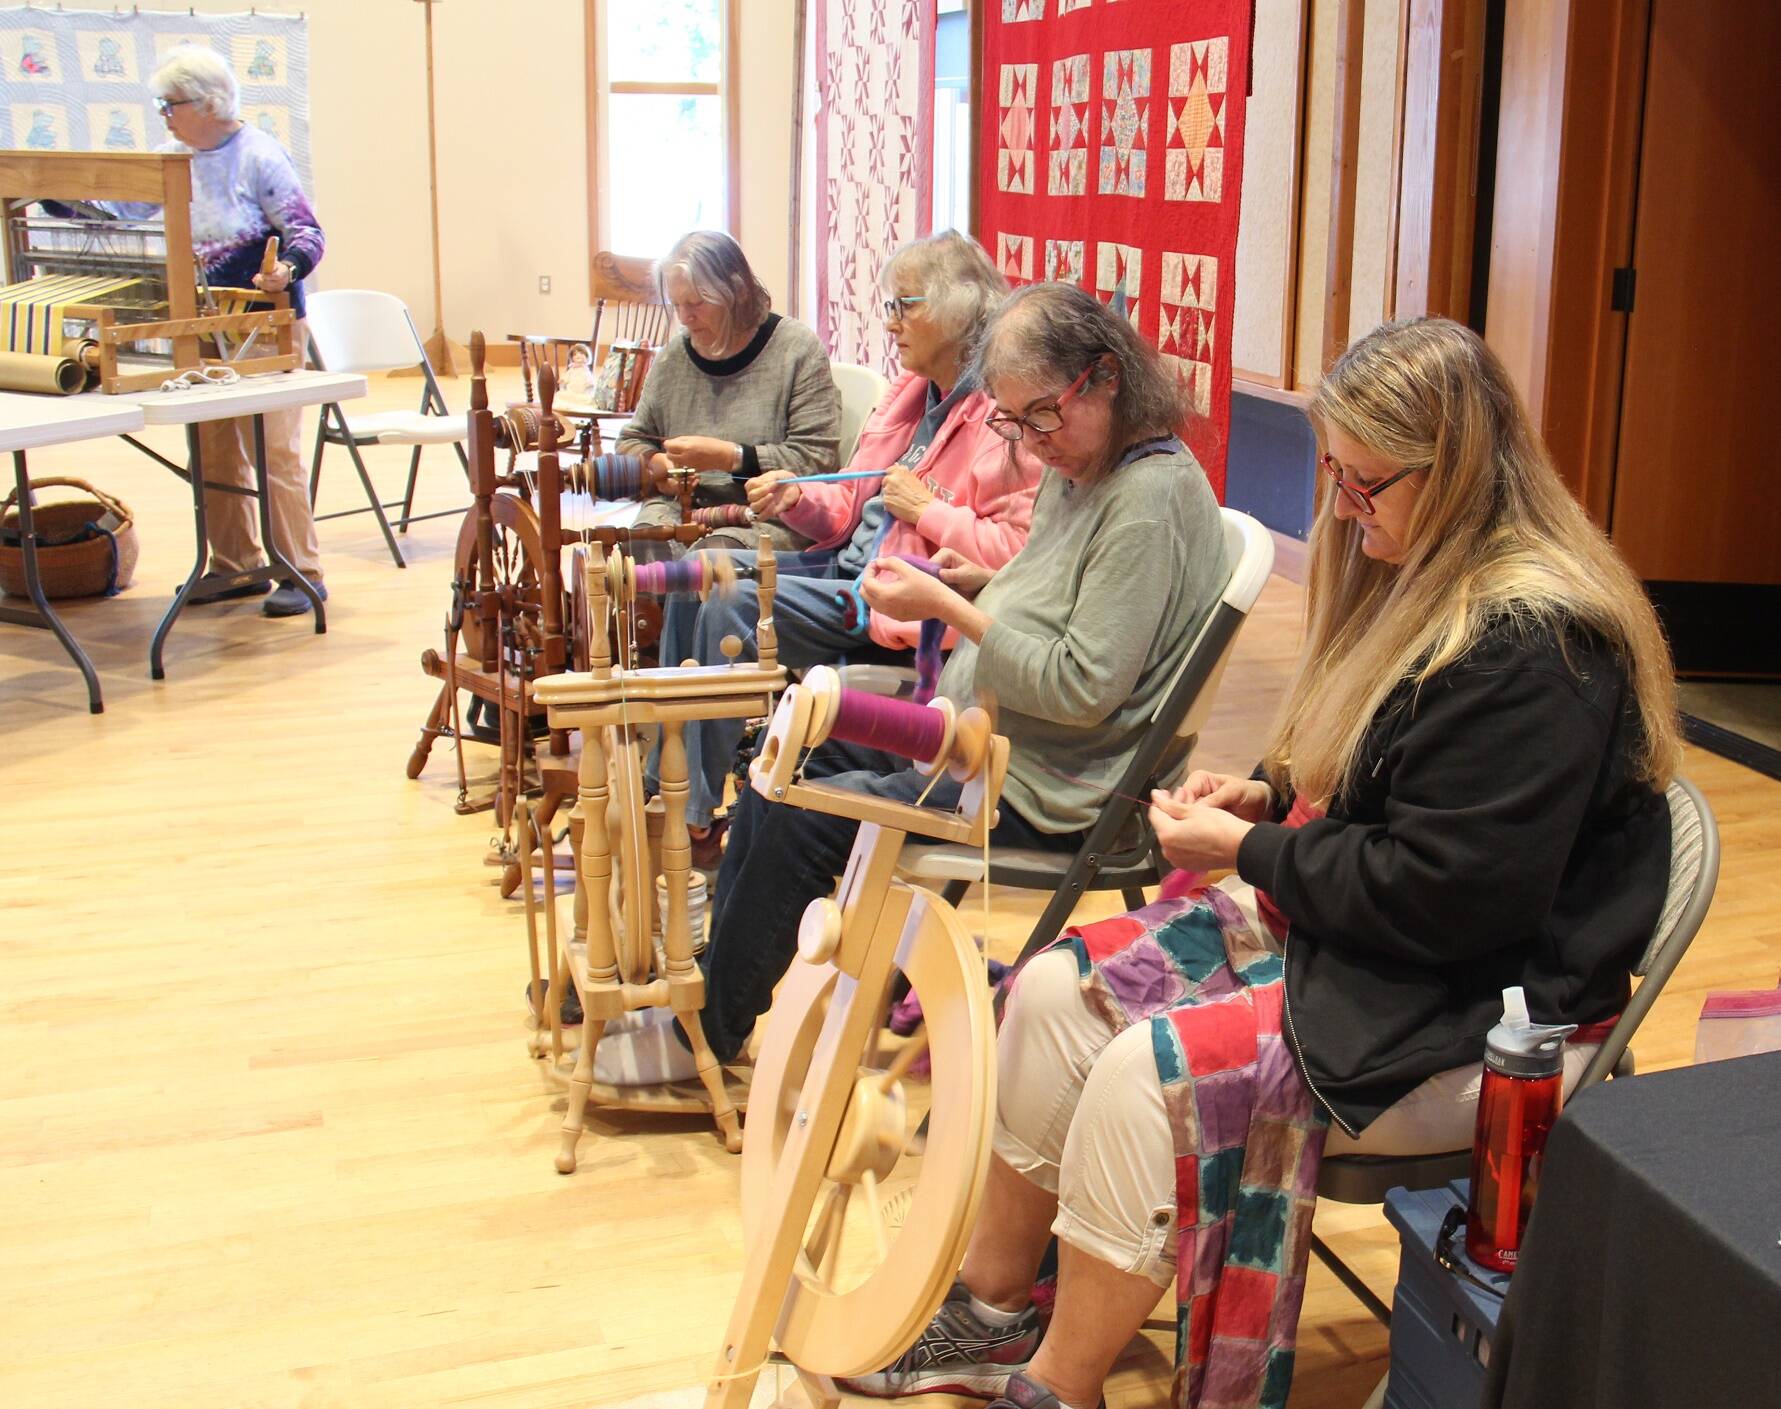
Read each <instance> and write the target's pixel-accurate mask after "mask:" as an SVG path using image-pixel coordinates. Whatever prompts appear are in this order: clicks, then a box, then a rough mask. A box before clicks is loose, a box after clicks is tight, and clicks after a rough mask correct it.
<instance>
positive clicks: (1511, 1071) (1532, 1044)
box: [1484, 987, 1577, 1077]
mask: <svg viewBox="0 0 1781 1409" xmlns="http://www.w3.org/2000/svg"><path fill="white" fill-rule="evenodd" d="M1576 1030H1577V1025H1576V1024H1575V1023H1569V1024H1560V1025H1552V1024H1542V1023H1537V1022H1535V1021H1533V1019H1532V1018H1531V1017H1529V1015H1528V1010H1527V995H1526V994H1525V993H1524V992H1523V991H1522V990H1521V989H1520V988H1519V987H1517V988H1505V989H1504V990H1503V1018H1502V1021H1501V1022H1499V1023H1498V1024H1497V1025H1496V1026H1495V1027H1493V1028H1492V1029H1491V1030H1490V1035H1489V1036H1488V1037H1486V1038H1485V1039H1484V1065H1485V1066H1487V1067H1489V1068H1490V1069H1491V1070H1492V1071H1499V1072H1502V1073H1503V1075H1505V1076H1520V1077H1542V1076H1556V1075H1558V1073H1559V1072H1561V1071H1563V1070H1564V1064H1565V1056H1564V1053H1565V1038H1567V1037H1569V1036H1570V1035H1571V1034H1572V1033H1573V1032H1575V1031H1576Z"/></svg>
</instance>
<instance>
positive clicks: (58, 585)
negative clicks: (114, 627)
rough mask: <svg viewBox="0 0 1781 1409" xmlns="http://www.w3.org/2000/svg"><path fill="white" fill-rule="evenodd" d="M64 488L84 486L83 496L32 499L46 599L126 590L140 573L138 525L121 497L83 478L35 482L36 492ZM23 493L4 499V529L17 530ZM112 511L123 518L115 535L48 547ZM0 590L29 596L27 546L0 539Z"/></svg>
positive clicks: (0, 520)
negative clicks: (47, 543)
mask: <svg viewBox="0 0 1781 1409" xmlns="http://www.w3.org/2000/svg"><path fill="white" fill-rule="evenodd" d="M56 486H60V487H62V488H65V489H79V490H83V491H84V492H85V494H86V496H87V497H86V498H84V499H69V500H66V501H63V502H60V503H55V504H39V503H33V504H32V506H31V523H32V526H33V527H34V528H35V529H36V535H35V536H36V538H37V540H38V547H37V573H38V576H39V578H40V579H41V580H42V582H43V594H44V596H46V597H100V596H109V595H110V594H112V593H114V592H121V591H123V590H124V588H126V587H128V586H129V585H130V578H131V577H132V575H133V574H134V573H135V571H136V554H137V543H136V525H135V523H134V521H133V520H132V519H131V517H130V511H129V509H128V508H126V507H125V506H124V504H123V502H122V501H121V500H118V499H114V498H112V497H111V495H109V494H107V493H106V492H105V491H104V490H102V489H95V488H93V486H92V485H90V484H88V483H87V482H86V481H85V480H84V479H73V478H69V477H63V476H60V475H52V476H50V477H49V478H46V479H39V480H33V481H32V482H31V490H32V493H33V495H35V494H36V492H37V491H38V490H41V489H50V488H53V487H56ZM17 499H18V491H17V490H14V491H13V492H12V493H11V494H8V495H7V496H6V498H5V500H4V501H0V529H10V530H11V531H12V532H13V533H17V532H18V528H19V514H18V510H17V509H16V508H15V507H14V504H15V503H16V501H17ZM107 509H109V510H110V511H111V512H112V513H114V514H116V515H117V516H118V518H119V519H120V520H122V522H120V523H119V524H118V526H117V528H116V529H115V530H114V531H113V532H112V533H110V534H104V533H101V534H98V535H96V536H95V537H92V538H86V539H82V540H81V541H80V542H78V543H59V544H55V545H52V546H47V547H46V546H45V545H44V543H43V540H44V539H45V538H58V537H61V536H62V535H64V534H68V533H73V532H76V531H77V530H79V529H80V527H81V526H82V525H83V524H90V523H95V522H97V521H98V520H99V519H100V518H101V517H102V516H103V515H104V513H105V511H106V510H107ZM0 590H3V591H5V593H6V594H7V595H8V596H9V597H26V596H29V595H30V592H29V590H28V589H27V587H26V585H25V550H24V548H23V546H19V547H14V546H12V545H10V544H7V543H0Z"/></svg>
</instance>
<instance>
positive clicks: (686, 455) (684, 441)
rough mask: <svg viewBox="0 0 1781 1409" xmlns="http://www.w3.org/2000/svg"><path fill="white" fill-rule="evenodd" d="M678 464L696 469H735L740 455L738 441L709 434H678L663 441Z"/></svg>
mask: <svg viewBox="0 0 1781 1409" xmlns="http://www.w3.org/2000/svg"><path fill="white" fill-rule="evenodd" d="M662 449H663V450H665V451H667V452H668V454H669V455H670V456H671V457H672V458H673V460H674V463H675V464H677V465H685V466H686V467H687V468H688V469H694V470H733V469H735V468H736V462H737V459H738V456H737V454H736V442H735V441H733V440H719V439H717V438H716V437H715V436H709V435H676V436H670V437H669V438H668V439H667V440H665V441H663V442H662Z"/></svg>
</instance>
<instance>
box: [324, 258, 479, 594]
mask: <svg viewBox="0 0 1781 1409" xmlns="http://www.w3.org/2000/svg"><path fill="white" fill-rule="evenodd" d="M308 321H309V341H310V349H311V352H310V355H311V360H312V361H313V362H314V363H315V365H316V366H317V367H322V368H325V369H326V370H328V371H331V372H387V371H392V370H395V369H397V368H410V367H416V366H418V367H419V368H420V369H421V379H422V386H421V402H420V409H419V410H418V411H373V412H368V413H367V412H358V411H355V412H354V413H353V414H352V416H351V417H350V418H349V417H348V416H347V414H346V412H345V411H344V410H343V409H342V408H341V406H340V405H339V403H337V402H329V403H328V404H327V405H325V406H323V407H322V411H321V421H320V423H319V424H318V425H317V426H316V432H315V458H314V460H313V462H312V463H311V465H310V468H309V502H310V506H311V507H312V508H313V507H314V505H315V498H316V492H317V490H318V489H319V488H320V487H321V478H322V451H323V449H324V448H325V447H327V446H329V445H344V446H345V447H346V449H347V453H348V454H349V455H351V456H352V462H353V467H354V468H355V469H356V470H357V471H358V472H359V482H360V483H361V484H362V485H364V486H365V497H366V498H367V499H368V500H369V501H370V502H369V504H368V505H367V506H366V507H365V508H363V509H343V510H341V511H339V512H337V513H332V514H323V515H321V516H320V517H319V518H318V519H317V522H318V523H319V522H321V521H322V519H341V518H348V517H350V516H351V515H354V514H375V515H376V516H377V526H378V527H379V528H380V529H382V530H383V541H384V542H385V543H387V544H388V545H389V549H390V556H391V557H392V558H394V559H395V562H396V566H397V567H399V568H400V567H407V566H408V563H407V560H406V559H405V558H403V556H402V550H401V549H400V548H399V547H397V546H396V535H395V534H394V533H392V532H391V531H390V520H389V518H388V517H387V516H386V515H385V513H384V510H385V509H393V508H395V507H397V506H398V504H399V505H400V507H401V510H402V514H401V517H400V518H398V519H397V520H396V527H398V528H400V529H401V530H402V531H403V532H404V533H406V532H407V531H408V525H409V524H411V523H418V522H421V521H423V520H425V519H437V518H446V517H449V516H452V515H456V514H461V513H463V512H464V510H463V509H461V508H460V509H446V510H442V511H440V512H439V513H436V514H418V515H417V514H416V513H415V512H414V486H415V482H416V480H417V479H418V478H419V476H420V465H421V449H422V448H423V447H424V446H428V445H450V446H453V447H454V448H456V450H457V452H458V460H459V462H460V463H461V464H462V465H463V466H464V473H465V475H466V476H468V475H469V472H470V462H469V460H468V458H467V457H466V456H465V454H464V445H463V442H464V437H465V435H466V434H467V430H466V422H465V420H464V418H463V417H462V416H453V415H452V414H451V411H450V410H449V409H448V408H447V407H446V404H445V397H444V395H443V394H442V393H441V392H440V390H439V383H438V381H437V380H436V379H435V378H434V376H433V366H432V363H430V362H429V361H428V360H427V350H426V348H425V346H423V344H422V343H421V338H420V334H419V333H418V332H417V331H416V330H415V326H414V319H412V318H411V317H409V316H408V306H407V305H406V304H405V303H403V302H402V300H401V299H399V298H397V297H396V296H395V295H394V294H386V293H378V292H376V291H374V290H371V289H329V290H326V291H324V292H322V293H315V294H311V295H310V296H309V312H308ZM362 445H411V446H413V447H414V453H413V454H412V455H411V456H410V457H409V460H408V488H407V490H406V491H405V492H404V493H403V495H402V498H401V499H400V500H390V501H388V502H386V501H384V500H383V499H382V498H380V497H379V495H378V492H377V487H376V486H375V485H374V484H373V483H372V482H371V475H370V472H369V471H368V470H366V468H365V461H364V458H363V457H362V456H361V455H360V454H359V447H360V446H362Z"/></svg>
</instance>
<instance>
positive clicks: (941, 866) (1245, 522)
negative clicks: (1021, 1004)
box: [899, 509, 1274, 959]
mask: <svg viewBox="0 0 1781 1409" xmlns="http://www.w3.org/2000/svg"><path fill="white" fill-rule="evenodd" d="M1219 512H1220V514H1221V515H1222V517H1223V520H1224V548H1225V562H1226V564H1227V566H1228V569H1229V576H1228V578H1227V580H1226V582H1225V587H1224V591H1223V593H1222V594H1220V597H1219V600H1218V601H1217V602H1215V603H1214V604H1213V607H1212V610H1211V611H1210V612H1208V613H1207V615H1206V620H1205V621H1204V622H1202V623H1201V625H1200V630H1199V633H1198V634H1197V635H1196V636H1195V638H1194V641H1193V644H1192V645H1191V646H1189V648H1188V651H1187V655H1186V656H1185V657H1184V658H1183V660H1182V662H1181V664H1180V666H1179V667H1177V669H1176V672H1175V678H1174V680H1173V682H1172V683H1171V684H1170V686H1169V689H1168V690H1167V691H1166V692H1165V694H1164V696H1163V699H1162V701H1161V703H1160V704H1158V705H1157V707H1156V712H1155V713H1154V714H1152V715H1151V720H1150V727H1149V728H1148V729H1147V730H1146V731H1145V734H1144V737H1143V739H1142V740H1141V741H1140V742H1139V745H1138V750H1137V752H1136V753H1135V754H1134V755H1133V757H1132V761H1131V763H1130V764H1129V765H1128V766H1127V768H1126V770H1125V774H1124V776H1123V777H1121V778H1120V780H1119V783H1118V784H1117V786H1116V789H1115V791H1114V792H1113V793H1112V795H1111V796H1109V797H1108V798H1107V800H1106V802H1105V803H1104V804H1103V806H1102V809H1101V813H1100V816H1099V817H1098V818H1096V820H1095V824H1094V826H1092V827H1090V828H1089V830H1088V835H1087V836H1086V837H1085V838H1084V840H1083V843H1082V846H1081V848H1080V849H1079V850H1078V851H1077V852H1076V853H1075V855H1073V856H1072V855H1069V854H1066V853H1063V852H1048V851H1040V850H1038V849H1036V848H1026V847H995V848H992V849H991V851H990V857H989V879H990V881H991V882H992V883H994V884H996V885H1005V886H1014V887H1016V888H1018V889H1020V890H1048V891H1050V892H1052V896H1051V900H1050V902H1049V903H1048V904H1047V905H1046V907H1045V910H1044V912H1043V913H1042V914H1041V915H1040V916H1039V920H1038V923H1037V924H1035V925H1034V926H1033V931H1032V933H1031V934H1030V935H1029V936H1028V938H1027V942H1026V945H1025V947H1024V948H1022V950H1021V954H1020V957H1021V958H1022V959H1025V958H1027V957H1028V956H1029V955H1031V954H1034V953H1036V952H1038V950H1040V949H1042V948H1044V947H1045V945H1047V944H1049V943H1051V941H1052V940H1053V939H1055V938H1057V935H1058V933H1059V931H1061V930H1062V929H1063V927H1064V925H1065V923H1066V922H1068V920H1069V918H1070V913H1071V911H1073V910H1074V909H1075V908H1076V902H1077V901H1078V900H1080V899H1081V898H1082V893H1083V892H1084V891H1088V890H1117V891H1119V892H1120V893H1121V895H1122V896H1123V897H1124V899H1125V902H1126V904H1127V905H1130V906H1132V907H1133V908H1134V909H1136V908H1137V907H1138V906H1140V905H1142V904H1144V902H1145V896H1144V887H1146V886H1150V885H1156V884H1157V883H1158V882H1160V881H1161V880H1162V878H1163V873H1164V870H1165V867H1164V865H1163V863H1162V859H1161V853H1160V851H1159V850H1158V848H1157V843H1156V837H1155V834H1154V833H1152V831H1151V830H1150V823H1149V821H1148V820H1147V818H1146V816H1145V808H1143V807H1141V806H1139V804H1138V803H1137V802H1135V801H1133V799H1135V798H1144V797H1148V796H1149V795H1150V789H1151V788H1153V787H1155V786H1158V785H1159V784H1160V783H1161V782H1162V781H1163V779H1164V777H1165V776H1166V774H1167V773H1168V771H1169V770H1170V768H1171V766H1172V765H1174V764H1176V763H1178V762H1179V761H1180V759H1181V758H1183V757H1184V756H1185V754H1186V753H1187V751H1188V750H1189V749H1191V747H1192V744H1193V739H1194V736H1195V735H1196V734H1198V733H1199V731H1200V727H1201V725H1203V724H1204V723H1205V721H1206V717H1207V715H1209V714H1210V713H1211V712H1212V701H1213V698H1214V697H1215V696H1216V695H1217V693H1218V683H1219V681H1220V680H1221V679H1222V678H1223V676H1224V668H1225V665H1226V663H1227V662H1228V661H1229V660H1230V656H1231V648H1232V647H1233V646H1234V645H1235V644H1236V641H1237V633H1238V632H1239V631H1241V630H1242V628H1243V623H1244V621H1245V620H1247V619H1248V616H1249V613H1250V611H1251V609H1253V608H1254V606H1255V599H1256V598H1257V597H1259V596H1260V595H1261V590H1262V588H1263V587H1264V586H1266V585H1267V581H1268V574H1269V572H1270V571H1272V569H1273V566H1274V540H1273V538H1272V537H1271V536H1270V535H1269V533H1268V531H1267V529H1265V528H1263V527H1262V526H1261V524H1259V523H1257V522H1256V521H1255V520H1254V519H1252V518H1251V517H1250V516H1249V515H1248V514H1244V513H1239V512H1238V511H1237V510H1235V509H1221V510H1220V511H1219ZM899 870H900V872H901V873H902V874H903V875H904V876H907V877H909V878H910V879H912V880H918V881H922V882H925V883H928V884H930V885H931V884H935V883H939V884H942V885H943V886H944V891H943V894H944V895H945V897H946V899H947V900H949V901H951V902H952V903H953V904H955V905H956V904H957V903H958V902H959V901H960V900H961V899H962V898H963V897H964V894H965V892H966V890H968V889H969V888H970V887H971V885H972V884H973V883H975V882H979V881H981V880H982V879H983V853H982V852H981V851H974V850H972V849H971V848H970V847H965V846H950V845H931V846H906V847H904V848H903V857H902V860H901V862H900V863H899Z"/></svg>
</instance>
